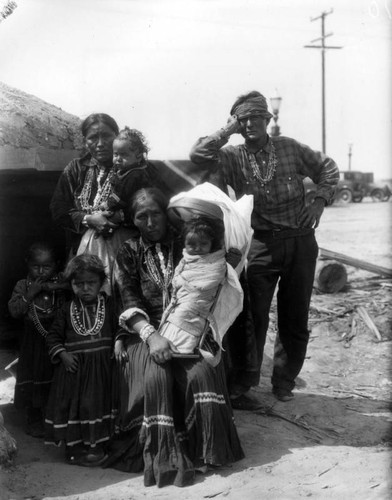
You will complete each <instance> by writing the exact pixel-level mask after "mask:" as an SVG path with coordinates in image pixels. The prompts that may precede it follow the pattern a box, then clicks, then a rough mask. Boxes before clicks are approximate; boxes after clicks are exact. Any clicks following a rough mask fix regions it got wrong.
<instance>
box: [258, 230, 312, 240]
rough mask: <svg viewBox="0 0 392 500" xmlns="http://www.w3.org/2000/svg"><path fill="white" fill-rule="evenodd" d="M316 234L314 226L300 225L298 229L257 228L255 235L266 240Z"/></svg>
mask: <svg viewBox="0 0 392 500" xmlns="http://www.w3.org/2000/svg"><path fill="white" fill-rule="evenodd" d="M309 234H314V229H313V228H312V227H299V228H297V229H270V230H265V231H264V230H259V229H255V231H254V234H253V237H254V238H255V239H256V240H265V239H271V238H295V237H296V236H307V235H309Z"/></svg>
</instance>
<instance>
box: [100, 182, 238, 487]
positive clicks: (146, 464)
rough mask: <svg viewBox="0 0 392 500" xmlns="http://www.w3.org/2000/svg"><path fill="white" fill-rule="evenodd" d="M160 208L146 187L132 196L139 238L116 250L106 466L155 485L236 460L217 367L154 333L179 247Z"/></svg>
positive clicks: (187, 480) (180, 481)
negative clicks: (114, 414)
mask: <svg viewBox="0 0 392 500" xmlns="http://www.w3.org/2000/svg"><path fill="white" fill-rule="evenodd" d="M167 205H168V202H167V200H166V198H165V197H164V195H163V194H162V193H161V192H160V191H159V190H157V189H154V188H147V189H142V190H140V191H138V192H137V193H136V194H135V195H134V197H133V201H132V204H131V215H132V218H133V222H134V224H135V226H136V227H137V229H138V230H139V231H140V236H139V237H133V238H130V239H129V240H127V241H126V242H125V243H124V244H123V245H122V247H121V248H120V250H119V252H118V255H117V260H116V264H115V267H114V279H115V284H116V290H117V292H118V294H119V296H120V298H121V302H122V314H121V315H120V325H121V327H122V329H121V330H120V332H119V334H118V335H117V340H116V343H115V357H116V360H117V362H118V365H119V368H120V370H119V371H120V381H119V391H120V394H119V397H118V401H119V412H118V420H117V425H118V433H119V436H118V439H117V440H116V441H115V442H114V443H113V447H112V451H111V455H110V457H109V460H108V462H107V464H106V465H107V466H109V467H114V468H117V469H119V470H123V471H128V472H139V471H142V470H144V483H145V485H146V486H151V485H154V484H156V485H157V486H158V487H161V486H165V485H169V484H174V485H177V486H186V485H189V484H191V483H192V482H193V479H194V475H195V470H196V469H204V470H205V469H206V468H207V467H208V466H212V467H213V466H218V465H223V464H227V463H230V462H234V461H236V460H240V459H241V458H243V452H242V449H241V445H240V442H239V439H238V435H237V431H236V429H235V426H234V423H233V415H232V410H231V407H230V403H229V397H228V394H227V389H226V384H225V379H224V371H223V367H222V366H221V364H219V365H218V366H216V367H212V366H211V365H210V364H209V363H207V362H206V361H205V360H204V358H202V357H199V358H196V359H184V358H178V357H174V356H173V355H174V353H176V351H177V349H176V347H175V346H174V344H173V342H171V341H170V340H168V339H167V338H165V337H163V336H161V335H160V333H158V331H157V329H158V327H159V324H160V321H161V317H162V313H163V311H164V309H165V307H166V306H167V305H168V304H169V301H170V293H171V282H172V278H173V275H174V269H175V267H176V265H177V264H178V263H179V261H180V260H181V257H182V249H183V242H182V241H181V238H180V237H179V236H177V235H176V234H175V232H174V230H173V229H172V228H171V227H170V226H169V224H168V221H167V216H166V209H167Z"/></svg>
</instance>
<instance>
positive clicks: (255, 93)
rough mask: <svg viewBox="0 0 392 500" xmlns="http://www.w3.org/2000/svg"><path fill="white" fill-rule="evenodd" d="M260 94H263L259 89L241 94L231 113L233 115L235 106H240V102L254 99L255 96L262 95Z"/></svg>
mask: <svg viewBox="0 0 392 500" xmlns="http://www.w3.org/2000/svg"><path fill="white" fill-rule="evenodd" d="M260 96H262V94H260V92H259V91H258V90H252V91H251V92H248V93H247V94H242V95H240V96H239V97H237V99H236V101H235V103H234V104H233V106H232V107H231V110H230V114H231V115H232V114H234V110H235V108H236V107H237V106H239V105H240V104H242V103H244V102H245V101H247V100H248V99H252V98H253V97H260Z"/></svg>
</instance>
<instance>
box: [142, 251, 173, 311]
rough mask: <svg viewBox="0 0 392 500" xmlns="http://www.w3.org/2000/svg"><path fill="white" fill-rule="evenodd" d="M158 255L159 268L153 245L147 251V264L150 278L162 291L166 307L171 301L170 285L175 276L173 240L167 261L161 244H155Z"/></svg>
mask: <svg viewBox="0 0 392 500" xmlns="http://www.w3.org/2000/svg"><path fill="white" fill-rule="evenodd" d="M155 251H156V255H157V257H158V260H159V268H158V266H157V263H156V257H154V254H153V252H152V247H150V248H148V249H147V251H146V260H145V262H146V265H147V269H148V273H149V276H150V278H151V279H152V280H153V281H154V283H155V284H156V285H157V286H158V287H159V289H160V290H161V291H162V301H163V307H164V308H165V307H166V306H167V305H168V304H169V302H170V295H169V287H170V284H171V281H172V278H173V271H174V266H173V242H172V243H171V244H170V248H169V253H168V257H167V261H166V262H165V256H164V255H163V252H162V248H161V244H160V243H156V244H155Z"/></svg>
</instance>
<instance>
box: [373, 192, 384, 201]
mask: <svg viewBox="0 0 392 500" xmlns="http://www.w3.org/2000/svg"><path fill="white" fill-rule="evenodd" d="M370 196H371V197H372V200H373V201H376V202H379V201H382V200H383V199H384V193H383V191H382V189H374V190H373V191H372V192H371V195H370Z"/></svg>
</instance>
